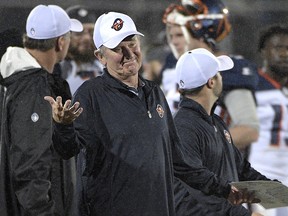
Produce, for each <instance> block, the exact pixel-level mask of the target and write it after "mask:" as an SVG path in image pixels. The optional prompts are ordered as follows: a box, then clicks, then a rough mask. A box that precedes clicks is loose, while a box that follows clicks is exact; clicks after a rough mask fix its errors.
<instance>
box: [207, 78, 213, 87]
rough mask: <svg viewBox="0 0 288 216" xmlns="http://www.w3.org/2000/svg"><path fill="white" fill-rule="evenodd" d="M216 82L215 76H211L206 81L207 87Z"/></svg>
mask: <svg viewBox="0 0 288 216" xmlns="http://www.w3.org/2000/svg"><path fill="white" fill-rule="evenodd" d="M214 82H215V80H214V77H212V78H210V79H209V80H208V81H207V83H206V85H207V88H209V89H211V88H212V87H213V86H214Z"/></svg>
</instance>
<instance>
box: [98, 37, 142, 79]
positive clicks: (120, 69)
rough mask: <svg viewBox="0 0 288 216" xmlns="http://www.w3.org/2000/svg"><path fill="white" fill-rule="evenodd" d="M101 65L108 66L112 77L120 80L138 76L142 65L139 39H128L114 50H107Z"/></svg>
mask: <svg viewBox="0 0 288 216" xmlns="http://www.w3.org/2000/svg"><path fill="white" fill-rule="evenodd" d="M101 63H102V64H103V65H105V66H106V68H107V70H108V71H109V73H110V74H111V75H112V76H114V77H116V78H118V79H119V80H125V79H126V78H128V77H131V76H135V75H138V71H139V69H140V67H141V64H142V53H141V48H140V41H139V39H138V37H137V36H130V37H127V38H125V39H124V40H123V41H122V42H121V43H120V44H118V46H117V47H115V48H114V49H108V48H106V49H105V51H104V53H103V57H102V59H101Z"/></svg>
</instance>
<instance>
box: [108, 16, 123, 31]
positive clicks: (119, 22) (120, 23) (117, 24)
mask: <svg viewBox="0 0 288 216" xmlns="http://www.w3.org/2000/svg"><path fill="white" fill-rule="evenodd" d="M123 23H124V21H123V20H122V19H120V18H117V19H115V21H114V23H113V25H112V26H111V28H112V29H114V30H115V31H120V30H121V29H122V27H123Z"/></svg>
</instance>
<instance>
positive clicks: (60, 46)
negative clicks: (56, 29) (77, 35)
mask: <svg viewBox="0 0 288 216" xmlns="http://www.w3.org/2000/svg"><path fill="white" fill-rule="evenodd" d="M64 40H65V39H64V37H63V36H60V37H58V38H57V40H56V45H55V51H56V52H59V51H61V50H62V49H63V46H64Z"/></svg>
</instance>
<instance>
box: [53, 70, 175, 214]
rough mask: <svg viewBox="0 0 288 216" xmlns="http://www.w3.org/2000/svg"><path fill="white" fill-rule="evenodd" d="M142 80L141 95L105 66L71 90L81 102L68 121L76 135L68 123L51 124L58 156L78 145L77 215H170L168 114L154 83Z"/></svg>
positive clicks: (171, 200)
mask: <svg viewBox="0 0 288 216" xmlns="http://www.w3.org/2000/svg"><path fill="white" fill-rule="evenodd" d="M142 84H144V86H143V87H142V93H143V96H144V97H143V98H142V99H141V97H138V96H137V95H136V94H134V93H132V92H131V91H130V90H129V88H128V87H127V86H125V85H124V84H123V83H121V82H119V81H118V80H116V79H115V78H113V77H112V76H110V75H109V73H108V72H107V71H106V72H105V73H104V75H102V76H99V77H97V78H94V79H91V80H88V81H86V82H85V83H84V84H83V85H82V86H81V87H80V88H79V89H78V91H77V92H76V94H75V98H74V100H75V101H79V102H80V104H81V106H82V107H83V108H84V111H83V113H82V114H81V115H80V116H79V117H78V118H77V119H76V120H75V122H74V126H75V130H76V132H77V136H76V140H75V139H74V138H75V137H74V136H75V134H74V135H73V133H70V132H71V131H73V126H72V125H71V126H61V125H58V124H56V130H55V134H54V135H55V136H54V138H55V139H56V140H58V141H59V140H60V141H61V142H62V145H58V141H57V146H55V148H56V149H57V150H58V151H59V153H61V154H62V156H63V157H64V158H69V157H71V156H73V155H74V154H77V153H78V152H79V150H80V149H81V148H82V150H81V154H80V156H79V157H78V162H79V161H82V162H81V164H80V166H78V167H80V169H79V170H78V173H79V172H81V173H80V179H78V180H79V181H81V182H83V185H82V188H80V194H82V197H81V203H80V207H81V215H93V216H96V215H97V216H104V215H105V216H115V215H117V216H130V215H131V216H132V215H133V216H135V215H137V216H173V215H174V201H173V190H172V187H173V171H172V158H171V143H172V142H173V139H174V138H173V137H172V135H173V134H174V133H173V134H172V133H171V132H170V128H169V127H168V125H169V124H168V121H172V116H171V113H170V111H169V108H168V105H167V103H166V100H165V97H164V95H163V93H162V91H161V90H160V88H159V87H158V86H156V85H155V84H154V83H152V82H149V81H146V80H142ZM140 94H141V93H140ZM71 135H72V136H71ZM81 156H83V157H81ZM81 167H82V169H81Z"/></svg>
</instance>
